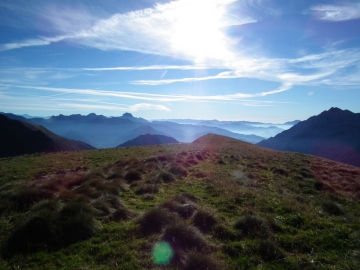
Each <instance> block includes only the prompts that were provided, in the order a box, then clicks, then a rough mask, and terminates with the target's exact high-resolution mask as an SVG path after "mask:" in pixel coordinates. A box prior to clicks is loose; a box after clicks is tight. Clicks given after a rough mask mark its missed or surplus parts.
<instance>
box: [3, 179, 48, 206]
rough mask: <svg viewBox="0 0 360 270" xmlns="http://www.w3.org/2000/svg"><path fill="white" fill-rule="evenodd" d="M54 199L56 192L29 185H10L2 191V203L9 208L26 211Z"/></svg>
mask: <svg viewBox="0 0 360 270" xmlns="http://www.w3.org/2000/svg"><path fill="white" fill-rule="evenodd" d="M52 198H54V192H53V191H50V190H46V189H41V188H39V187H37V186H31V185H28V184H13V185H8V186H6V187H5V188H3V189H2V190H1V191H0V202H1V201H3V202H4V204H7V205H8V208H10V209H13V210H17V211H25V210H27V209H29V208H30V207H31V206H32V205H33V204H34V203H37V202H40V201H42V200H48V199H52Z"/></svg>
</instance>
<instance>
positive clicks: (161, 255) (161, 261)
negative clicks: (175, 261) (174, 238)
mask: <svg viewBox="0 0 360 270" xmlns="http://www.w3.org/2000/svg"><path fill="white" fill-rule="evenodd" d="M151 256H152V259H153V261H154V263H155V264H157V265H167V264H169V263H170V261H171V259H172V257H173V256H174V251H173V249H172V248H171V246H170V245H169V243H167V242H159V243H156V244H155V246H154V248H153V250H152V254H151Z"/></svg>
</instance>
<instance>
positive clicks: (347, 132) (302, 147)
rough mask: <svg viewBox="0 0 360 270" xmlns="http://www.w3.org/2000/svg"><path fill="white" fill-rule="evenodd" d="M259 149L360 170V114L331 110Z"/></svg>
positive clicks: (304, 122)
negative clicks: (318, 157) (331, 162)
mask: <svg viewBox="0 0 360 270" xmlns="http://www.w3.org/2000/svg"><path fill="white" fill-rule="evenodd" d="M258 145H260V146H264V147H268V148H271V149H275V150H285V151H292V152H301V153H306V154H312V155H316V156H321V157H325V158H328V159H331V160H335V161H339V162H343V163H347V164H350V165H354V166H357V167H360V114H359V113H357V114H355V113H352V112H350V111H348V110H341V109H339V108H331V109H330V110H328V111H324V112H322V113H321V114H319V115H317V116H313V117H310V118H309V119H308V120H306V121H302V122H299V123H298V124H296V125H295V126H293V127H292V128H290V129H289V130H286V131H283V132H282V133H280V134H278V135H276V136H275V137H273V138H270V139H268V140H263V141H261V142H260V143H258Z"/></svg>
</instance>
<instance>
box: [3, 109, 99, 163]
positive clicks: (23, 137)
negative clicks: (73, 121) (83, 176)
mask: <svg viewBox="0 0 360 270" xmlns="http://www.w3.org/2000/svg"><path fill="white" fill-rule="evenodd" d="M0 127H1V129H0V157H9V156H17V155H23V154H32V153H36V152H58V151H76V150H87V149H94V147H92V146H90V145H88V144H86V143H83V142H81V141H73V140H69V139H66V138H63V137H60V136H58V135H55V134H54V133H52V132H50V131H48V130H47V129H46V128H44V127H42V126H36V125H32V124H29V123H25V122H21V121H18V120H11V119H9V118H7V117H6V116H4V115H0Z"/></svg>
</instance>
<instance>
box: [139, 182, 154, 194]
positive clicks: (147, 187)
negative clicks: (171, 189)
mask: <svg viewBox="0 0 360 270" xmlns="http://www.w3.org/2000/svg"><path fill="white" fill-rule="evenodd" d="M158 192H159V188H158V186H157V185H154V184H145V183H141V184H140V185H139V186H138V187H137V189H136V191H135V194H137V195H142V194H145V193H158Z"/></svg>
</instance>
